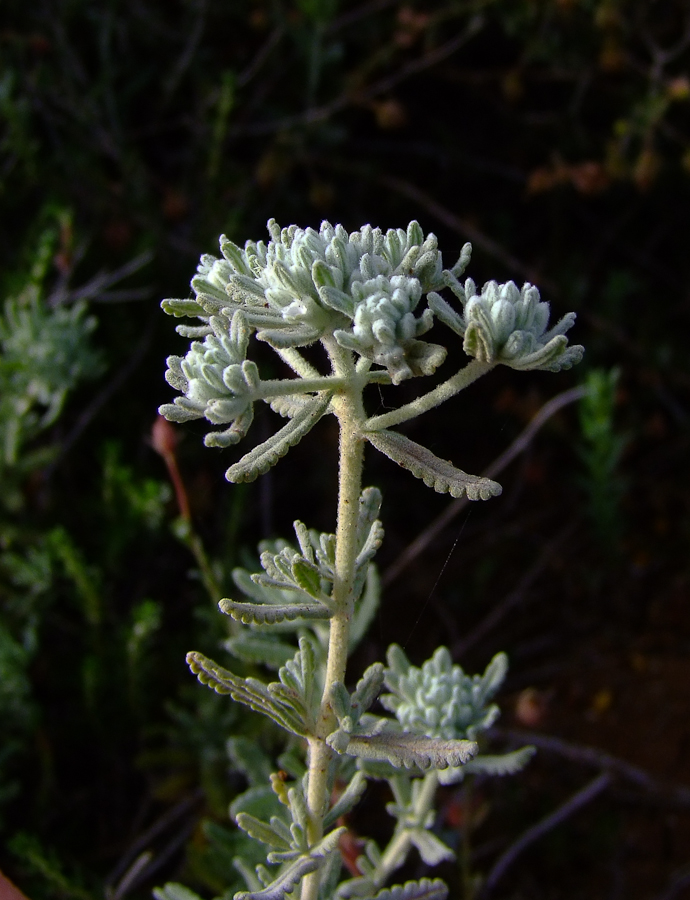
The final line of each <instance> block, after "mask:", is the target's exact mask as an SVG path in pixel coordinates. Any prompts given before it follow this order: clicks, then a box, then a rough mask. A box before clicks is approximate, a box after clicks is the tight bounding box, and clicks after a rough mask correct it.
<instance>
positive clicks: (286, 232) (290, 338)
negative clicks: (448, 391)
mask: <svg viewBox="0 0 690 900" xmlns="http://www.w3.org/2000/svg"><path fill="white" fill-rule="evenodd" d="M268 228H269V232H270V234H271V240H270V241H269V242H268V244H265V243H264V242H263V241H258V242H253V241H248V242H247V243H246V244H245V246H244V249H241V248H240V247H238V246H236V245H235V244H233V243H232V242H231V241H229V240H227V238H225V237H221V242H220V245H221V250H222V252H223V256H224V259H222V260H216V259H214V258H213V257H210V256H204V257H202V260H201V264H200V265H199V268H198V272H197V275H196V277H195V278H194V279H193V281H192V287H193V288H194V290H195V291H196V293H197V303H198V304H199V307H200V310H199V311H200V312H201V313H203V311H206V312H215V313H220V314H222V315H225V316H229V315H230V314H231V313H232V312H233V311H235V310H236V309H242V310H243V311H244V312H245V314H246V316H247V321H248V323H249V325H250V326H251V327H252V328H254V329H256V331H257V337H258V338H259V339H260V340H265V341H268V342H269V343H270V344H272V345H273V346H274V347H290V346H292V347H299V346H305V345H307V344H311V343H313V342H314V341H316V340H318V339H320V338H322V337H325V336H329V335H333V334H335V336H336V339H337V340H338V341H339V343H340V344H341V345H342V346H345V347H348V348H349V349H352V350H355V351H356V352H357V353H359V354H360V355H363V356H366V357H367V358H369V359H372V360H374V361H375V362H377V363H379V364H381V365H384V366H386V367H387V368H388V369H389V372H390V374H391V377H392V378H393V380H394V381H396V382H397V381H400V380H402V379H403V378H409V377H411V376H412V375H420V374H429V373H430V372H433V371H434V369H435V368H436V366H437V365H439V364H440V361H442V360H443V357H444V355H445V354H443V353H442V352H441V349H440V348H438V347H434V346H433V345H431V346H428V345H425V344H423V343H422V342H420V341H417V340H415V339H416V337H418V336H419V335H420V334H422V333H424V332H426V331H428V329H429V328H430V327H431V320H432V314H431V313H430V312H426V313H425V314H424V315H423V316H422V317H421V318H419V319H415V318H414V316H413V315H412V310H413V309H414V308H415V307H416V305H417V303H418V302H419V300H420V298H421V295H422V293H423V292H424V291H429V290H431V289H432V288H434V287H436V288H438V287H441V286H442V285H443V279H442V260H441V254H440V252H439V250H438V247H437V241H436V237H435V236H434V235H433V234H430V235H428V236H427V237H426V238H425V237H424V233H423V232H422V229H421V228H420V226H419V224H418V223H417V222H411V223H410V224H409V226H408V227H407V230H403V229H397V230H396V229H390V230H389V231H387V232H385V233H384V232H383V231H381V229H380V228H372V227H371V226H370V225H365V226H363V227H362V228H361V230H360V231H354V232H352V233H348V232H347V231H346V230H345V228H343V226H342V225H331V224H330V222H323V223H322V225H321V228H320V229H319V231H316V230H315V229H313V228H306V229H303V228H298V227H297V226H296V225H291V226H290V227H289V228H282V229H281V228H280V227H279V226H278V225H277V223H276V222H275V221H274V220H271V221H270V222H269V223H268ZM174 302H175V301H168V303H169V304H172V303H174ZM180 309H182V307H180ZM187 309H189V307H187ZM169 311H171V312H175V311H174V309H173V307H172V306H170V310H169ZM202 317H203V316H202ZM185 333H186V332H185Z"/></svg>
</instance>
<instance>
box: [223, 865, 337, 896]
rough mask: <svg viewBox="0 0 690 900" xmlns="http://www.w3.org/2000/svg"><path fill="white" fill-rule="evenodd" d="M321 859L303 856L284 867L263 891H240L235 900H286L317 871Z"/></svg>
mask: <svg viewBox="0 0 690 900" xmlns="http://www.w3.org/2000/svg"><path fill="white" fill-rule="evenodd" d="M320 865H321V860H319V859H313V858H311V857H309V856H302V857H300V858H299V859H297V860H295V862H294V863H293V864H292V865H291V866H289V867H288V868H286V869H284V870H283V871H282V872H281V873H280V875H278V877H277V878H276V879H275V880H274V881H272V882H271V883H270V884H269V885H268V886H267V887H265V888H264V889H263V890H261V891H240V892H239V893H237V894H235V900H285V897H287V895H288V894H290V893H291V891H292V890H293V889H294V888H295V886H296V885H297V884H299V882H300V881H301V880H302V879H303V878H304V876H305V875H308V874H309V873H310V872H315V871H316V870H317V869H318V868H319V867H320Z"/></svg>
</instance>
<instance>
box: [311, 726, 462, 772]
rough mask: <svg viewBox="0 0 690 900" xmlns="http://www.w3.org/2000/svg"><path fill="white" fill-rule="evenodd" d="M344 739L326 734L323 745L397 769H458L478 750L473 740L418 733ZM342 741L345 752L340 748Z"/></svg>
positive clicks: (340, 735)
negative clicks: (387, 764) (442, 738)
mask: <svg viewBox="0 0 690 900" xmlns="http://www.w3.org/2000/svg"><path fill="white" fill-rule="evenodd" d="M336 735H337V737H336ZM347 738H348V740H347V743H346V744H345V735H344V733H343V732H342V731H336V732H333V734H329V736H328V737H327V738H326V743H327V744H328V745H329V746H330V747H333V749H334V750H337V752H338V753H346V754H347V755H348V756H357V757H359V758H360V759H370V760H386V761H388V762H389V763H391V764H392V765H394V766H395V767H396V768H398V769H402V768H405V769H412V768H414V767H415V766H417V767H418V768H420V769H447V768H448V766H453V767H457V766H461V765H464V764H465V763H466V762H468V761H469V760H470V759H472V757H473V756H475V755H476V754H477V752H478V749H479V748H478V746H477V744H476V743H475V742H474V741H452V740H451V741H445V740H440V739H437V738H428V737H424V736H423V735H418V734H395V733H393V734H390V733H388V734H374V735H361V734H353V735H347ZM341 742H342V744H344V749H340V747H341V746H342V745H341Z"/></svg>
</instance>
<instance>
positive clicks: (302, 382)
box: [257, 375, 345, 400]
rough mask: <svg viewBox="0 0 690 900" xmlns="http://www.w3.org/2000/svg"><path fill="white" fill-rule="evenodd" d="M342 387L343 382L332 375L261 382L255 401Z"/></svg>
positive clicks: (334, 389)
mask: <svg viewBox="0 0 690 900" xmlns="http://www.w3.org/2000/svg"><path fill="white" fill-rule="evenodd" d="M344 386H345V381H344V380H343V379H342V378H337V377H335V376H333V375H323V376H322V375H319V376H318V377H316V378H278V379H274V380H272V381H262V382H261V384H260V385H259V388H258V390H257V399H261V400H270V399H271V398H272V397H286V396H289V395H290V394H309V393H313V392H316V391H338V390H341V389H342V388H343V387H344Z"/></svg>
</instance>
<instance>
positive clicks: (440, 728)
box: [381, 646, 508, 740]
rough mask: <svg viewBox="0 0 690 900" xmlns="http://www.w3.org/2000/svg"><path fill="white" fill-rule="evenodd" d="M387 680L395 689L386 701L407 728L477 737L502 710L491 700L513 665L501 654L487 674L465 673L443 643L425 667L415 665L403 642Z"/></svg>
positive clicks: (390, 658) (392, 656)
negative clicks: (455, 662) (409, 657)
mask: <svg viewBox="0 0 690 900" xmlns="http://www.w3.org/2000/svg"><path fill="white" fill-rule="evenodd" d="M388 663H389V668H388V669H386V673H385V684H386V686H387V687H388V688H389V690H390V691H391V693H390V694H384V695H383V696H382V697H381V703H382V704H383V705H384V706H385V707H386V709H389V710H390V711H391V712H394V713H395V715H396V717H397V719H398V722H399V723H400V725H401V726H402V728H403V730H404V731H407V732H413V733H417V734H423V735H426V736H427V737H433V738H443V739H444V740H454V739H467V740H474V739H475V738H476V736H477V734H478V732H480V731H483V730H484V729H486V728H489V727H490V726H491V725H492V724H493V723H494V722H495V721H496V718H497V717H498V714H499V710H498V707H497V706H496V705H495V704H489V703H488V701H489V700H490V699H491V698H492V697H493V695H494V694H495V693H496V691H497V690H498V688H499V687H500V685H501V683H502V681H503V679H504V677H505V674H506V671H507V666H508V661H507V657H506V655H505V654H504V653H499V654H497V655H496V656H495V657H494V658H493V660H492V661H491V662H490V663H489V665H488V667H487V669H486V671H485V672H484V674H483V675H473V676H470V675H466V674H465V673H464V671H463V670H462V668H461V667H460V666H458V665H453V661H452V659H451V656H450V653H449V652H448V650H447V649H446V648H445V647H439V649H438V650H437V651H436V652H435V653H434V655H433V656H432V657H431V659H429V660H427V661H426V662H425V663H424V664H423V665H422V667H421V668H417V667H416V666H411V665H410V663H409V661H408V660H407V658H406V657H405V654H404V653H403V651H402V650H401V649H400V647H396V646H393V647H391V648H390V650H389V655H388Z"/></svg>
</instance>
